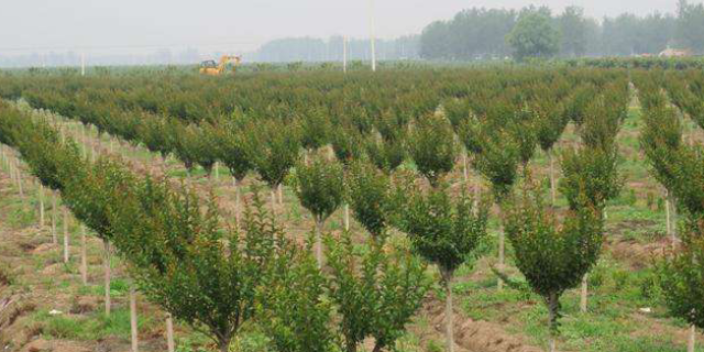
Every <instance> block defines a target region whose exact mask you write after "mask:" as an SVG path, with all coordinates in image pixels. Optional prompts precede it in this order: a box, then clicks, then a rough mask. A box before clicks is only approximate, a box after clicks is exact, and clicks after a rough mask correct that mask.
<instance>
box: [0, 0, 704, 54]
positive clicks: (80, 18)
mask: <svg viewBox="0 0 704 352" xmlns="http://www.w3.org/2000/svg"><path fill="white" fill-rule="evenodd" d="M700 1H701V0H700ZM4 2H5V3H4V4H3V6H2V11H0V55H3V54H12V53H20V52H22V53H26V52H28V51H37V52H43V51H49V50H50V49H54V50H55V51H65V50H67V49H74V50H77V51H86V52H95V53H97V52H106V51H107V50H108V48H114V47H126V48H124V49H122V50H120V51H124V50H129V51H136V50H144V51H147V50H148V51H154V50H156V49H158V48H159V47H170V48H172V49H174V50H180V49H183V48H185V47H187V46H192V47H197V48H199V49H200V50H208V49H212V50H229V51H246V50H252V49H255V48H256V47H257V46H258V45H259V44H261V43H263V42H265V41H266V40H270V39H273V38H278V37H285V36H305V35H310V36H320V37H322V36H325V37H326V36H329V35H335V34H344V35H348V36H354V37H360V36H366V35H368V33H369V19H368V11H369V0H356V1H350V0H345V1H343V0H252V1H243V0H229V1H225V0H205V1H188V0H119V1H118V0H15V1H13V0H5V1H4ZM374 2H375V5H374V8H375V13H376V18H377V27H376V28H377V30H376V31H377V35H378V36H379V37H394V36H398V35H404V34H409V33H417V32H420V30H421V29H422V28H423V27H424V26H425V25H426V24H428V23H429V22H431V21H433V20H436V19H446V18H450V17H452V16H453V15H454V14H455V13H456V12H458V11H459V10H461V9H464V8H470V7H473V6H485V7H504V8H520V7H522V6H525V5H528V4H535V5H548V6H550V7H551V8H553V9H554V10H556V11H561V9H563V8H564V7H565V6H568V5H578V6H582V7H584V8H585V10H586V12H587V14H588V15H590V16H595V17H598V18H601V17H603V16H604V15H616V14H619V13H622V12H626V11H628V12H632V13H637V14H645V13H649V12H653V11H655V10H658V11H660V12H672V11H674V10H675V8H676V2H677V0H591V1H588V0H572V1H565V0H542V1H527V0H494V1H490V0H474V1H461V0H374ZM80 47H83V48H82V49H79V48H80ZM127 47H129V48H127ZM25 49H27V50H25ZM114 50H117V49H110V50H109V51H114Z"/></svg>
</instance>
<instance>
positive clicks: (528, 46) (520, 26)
mask: <svg viewBox="0 0 704 352" xmlns="http://www.w3.org/2000/svg"><path fill="white" fill-rule="evenodd" d="M506 41H507V42H508V44H509V45H510V46H511V47H512V48H513V51H514V56H515V57H516V58H517V59H519V60H523V59H525V58H528V57H539V58H547V57H551V56H553V55H555V54H557V53H558V51H559V50H560V32H558V31H557V29H555V28H554V27H553V25H552V19H551V18H550V14H549V13H547V14H546V13H544V11H531V10H526V11H524V13H523V14H521V16H519V18H518V22H517V23H516V26H515V27H514V28H513V30H511V33H509V34H508V36H507V37H506Z"/></svg>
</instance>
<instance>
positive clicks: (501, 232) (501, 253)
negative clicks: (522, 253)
mask: <svg viewBox="0 0 704 352" xmlns="http://www.w3.org/2000/svg"><path fill="white" fill-rule="evenodd" d="M505 252H506V234H505V233H504V227H503V225H500V226H499V265H498V269H499V271H500V272H501V273H503V272H504V267H505V266H504V263H505V261H506V258H505ZM503 288H504V280H502V279H501V278H499V282H498V289H499V291H501V290H503Z"/></svg>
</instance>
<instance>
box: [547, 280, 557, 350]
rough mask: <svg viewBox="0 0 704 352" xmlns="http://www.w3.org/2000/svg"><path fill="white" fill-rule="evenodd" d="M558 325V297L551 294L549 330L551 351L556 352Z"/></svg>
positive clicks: (549, 299) (549, 301)
mask: <svg viewBox="0 0 704 352" xmlns="http://www.w3.org/2000/svg"><path fill="white" fill-rule="evenodd" d="M556 323H557V295H556V294H555V293H551V294H550V296H549V297H548V329H549V330H550V331H549V333H550V335H549V336H550V342H549V343H550V346H549V351H550V352H555V345H556V343H555V333H554V328H555V324H556Z"/></svg>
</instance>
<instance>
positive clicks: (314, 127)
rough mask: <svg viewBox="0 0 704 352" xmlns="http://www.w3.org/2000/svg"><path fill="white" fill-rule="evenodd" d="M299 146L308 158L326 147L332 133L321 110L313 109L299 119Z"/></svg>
mask: <svg viewBox="0 0 704 352" xmlns="http://www.w3.org/2000/svg"><path fill="white" fill-rule="evenodd" d="M301 121H302V123H301V145H302V146H303V148H305V150H306V162H308V156H309V155H310V154H311V153H312V152H313V151H316V150H318V149H320V148H322V147H323V146H325V145H327V144H328V142H329V140H330V135H331V133H332V126H331V125H330V120H329V119H328V116H327V114H326V113H325V112H324V111H323V110H322V109H321V108H315V109H312V110H311V111H309V112H308V113H307V114H305V115H304V116H303V117H302V119H301Z"/></svg>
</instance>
